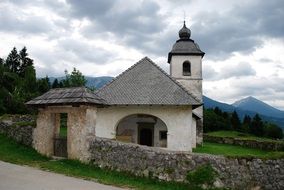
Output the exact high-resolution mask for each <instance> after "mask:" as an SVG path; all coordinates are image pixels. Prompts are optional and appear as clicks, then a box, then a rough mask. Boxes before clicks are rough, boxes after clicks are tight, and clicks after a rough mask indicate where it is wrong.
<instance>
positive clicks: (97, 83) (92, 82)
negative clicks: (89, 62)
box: [49, 76, 113, 89]
mask: <svg viewBox="0 0 284 190" xmlns="http://www.w3.org/2000/svg"><path fill="white" fill-rule="evenodd" d="M55 79H57V80H58V81H61V80H63V79H65V77H50V78H49V81H50V83H51V84H52V83H53V81H54V80H55ZM85 79H86V80H87V84H86V86H88V87H95V88H96V89H99V88H101V87H102V86H103V85H105V84H106V83H108V82H109V81H111V80H112V79H113V77H110V76H102V77H88V76H85Z"/></svg>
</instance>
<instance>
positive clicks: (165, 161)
mask: <svg viewBox="0 0 284 190" xmlns="http://www.w3.org/2000/svg"><path fill="white" fill-rule="evenodd" d="M89 140H90V141H89V143H90V145H89V151H90V153H91V157H90V162H91V163H92V164H95V165H98V166H99V167H102V168H109V169H113V170H117V171H125V172H130V173H132V174H134V175H137V176H146V177H151V178H157V179H160V180H166V181H169V180H175V181H183V180H184V179H185V176H186V174H187V172H188V171H192V170H194V169H195V168H196V167H197V166H200V165H204V164H207V163H210V164H211V165H212V166H213V168H214V169H215V170H216V171H217V172H218V173H219V178H218V180H217V181H216V182H215V185H216V186H225V187H230V188H233V189H250V188H252V187H257V186H258V187H262V189H273V190H276V189H284V159H278V160H260V159H250V160H249V159H234V158H226V157H223V156H214V155H207V154H196V153H185V152H175V151H168V150H163V149H160V148H153V147H151V148H150V147H145V146H140V145H136V144H131V143H122V142H118V141H114V140H109V139H105V138H98V137H96V138H93V139H89Z"/></svg>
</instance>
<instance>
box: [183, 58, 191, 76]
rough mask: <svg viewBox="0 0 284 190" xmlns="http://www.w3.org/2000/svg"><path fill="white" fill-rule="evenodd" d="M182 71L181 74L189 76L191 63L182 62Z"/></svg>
mask: <svg viewBox="0 0 284 190" xmlns="http://www.w3.org/2000/svg"><path fill="white" fill-rule="evenodd" d="M182 73H183V76H190V75H191V63H190V62H189V61H185V62H183V64H182Z"/></svg>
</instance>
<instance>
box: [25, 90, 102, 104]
mask: <svg viewBox="0 0 284 190" xmlns="http://www.w3.org/2000/svg"><path fill="white" fill-rule="evenodd" d="M62 104H64V105H73V104H97V105H102V104H105V101H104V100H103V99H102V98H100V97H99V96H97V95H96V94H94V93H93V92H92V91H90V90H88V89H87V88H85V87H73V88H55V89H51V90H49V91H48V92H46V93H44V94H43V95H41V96H39V97H36V98H35V99H33V100H31V101H28V102H27V103H26V105H30V106H44V105H62Z"/></svg>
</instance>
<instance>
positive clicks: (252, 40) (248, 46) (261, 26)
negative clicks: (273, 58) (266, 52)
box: [192, 1, 284, 59]
mask: <svg viewBox="0 0 284 190" xmlns="http://www.w3.org/2000/svg"><path fill="white" fill-rule="evenodd" d="M283 7H284V1H265V2H259V1H252V2H250V3H243V4H239V5H238V6H235V7H233V8H232V9H231V10H229V11H226V12H206V11H201V12H200V13H198V14H197V15H195V16H194V21H195V23H194V24H193V25H192V31H193V35H194V37H195V38H196V40H197V42H198V43H200V46H201V48H202V49H203V50H204V51H205V52H206V53H207V56H208V57H209V58H211V59H226V58H227V57H228V56H230V54H231V53H232V52H243V53H249V52H251V51H253V50H255V49H256V48H257V47H259V46H261V45H262V44H263V39H265V38H268V37H274V38H275V37H278V38H283V37H284V33H283V31H284V22H282V21H281V20H282V18H284V11H283Z"/></svg>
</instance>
